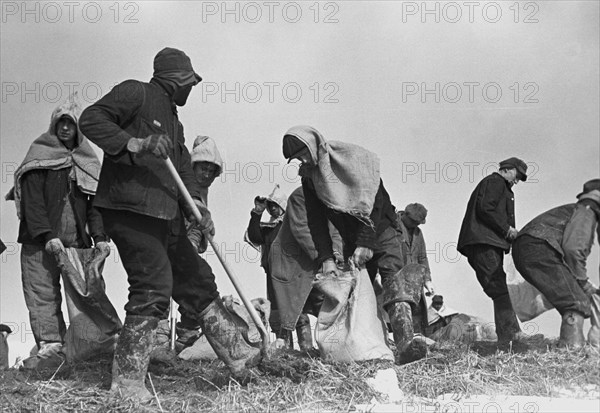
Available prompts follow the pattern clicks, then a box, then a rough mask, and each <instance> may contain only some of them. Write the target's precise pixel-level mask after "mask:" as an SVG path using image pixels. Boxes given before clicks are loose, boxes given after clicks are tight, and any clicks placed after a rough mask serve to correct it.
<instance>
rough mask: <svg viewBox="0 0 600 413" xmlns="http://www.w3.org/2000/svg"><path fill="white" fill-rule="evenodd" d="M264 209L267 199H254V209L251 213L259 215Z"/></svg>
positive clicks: (258, 197) (259, 197)
mask: <svg viewBox="0 0 600 413" xmlns="http://www.w3.org/2000/svg"><path fill="white" fill-rule="evenodd" d="M265 209H267V198H265V197H262V196H257V197H256V198H254V209H253V210H252V211H253V212H254V213H255V214H258V215H261V214H262V213H263V212H264V211H265Z"/></svg>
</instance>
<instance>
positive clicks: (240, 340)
mask: <svg viewBox="0 0 600 413" xmlns="http://www.w3.org/2000/svg"><path fill="white" fill-rule="evenodd" d="M200 326H201V327H202V331H203V332H204V335H205V336H206V338H207V339H208V342H209V343H210V345H211V346H212V348H213V350H214V351H215V353H216V354H217V356H219V358H220V359H221V360H222V361H223V362H224V363H225V364H226V365H227V367H229V370H231V373H232V374H233V375H234V376H237V375H242V373H244V372H245V370H246V368H248V367H254V366H256V365H258V363H260V361H261V357H262V356H261V353H260V349H258V348H256V347H253V346H251V345H250V344H249V343H248V342H247V341H246V339H245V338H244V336H243V335H242V326H241V325H240V324H238V323H237V322H236V319H235V318H234V316H233V315H232V314H231V313H229V312H228V311H227V309H226V308H225V306H224V305H223V301H221V298H217V299H215V300H214V301H213V302H212V303H210V304H209V306H208V307H206V309H205V310H204V311H202V313H201V314H200Z"/></svg>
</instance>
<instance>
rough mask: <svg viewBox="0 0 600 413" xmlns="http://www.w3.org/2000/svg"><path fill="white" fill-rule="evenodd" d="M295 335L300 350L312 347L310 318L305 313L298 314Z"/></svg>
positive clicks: (307, 349)
mask: <svg viewBox="0 0 600 413" xmlns="http://www.w3.org/2000/svg"><path fill="white" fill-rule="evenodd" d="M296 335H297V336H298V347H300V351H309V350H312V349H314V346H313V339H312V331H311V327H310V319H309V318H308V315H306V314H300V317H299V318H298V322H297V323H296Z"/></svg>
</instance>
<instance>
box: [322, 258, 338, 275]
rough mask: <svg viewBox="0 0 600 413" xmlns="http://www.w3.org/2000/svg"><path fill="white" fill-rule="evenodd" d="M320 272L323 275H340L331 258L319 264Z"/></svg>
mask: <svg viewBox="0 0 600 413" xmlns="http://www.w3.org/2000/svg"><path fill="white" fill-rule="evenodd" d="M321 273H322V274H323V275H333V276H335V277H339V276H340V275H342V272H341V271H340V269H339V268H338V266H337V265H336V263H335V261H334V260H333V258H328V259H326V260H325V261H323V265H322V266H321Z"/></svg>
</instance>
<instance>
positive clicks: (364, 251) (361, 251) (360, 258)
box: [351, 247, 373, 268]
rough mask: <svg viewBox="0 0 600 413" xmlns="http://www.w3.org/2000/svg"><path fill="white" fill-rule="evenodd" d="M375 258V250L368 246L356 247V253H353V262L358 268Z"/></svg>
mask: <svg viewBox="0 0 600 413" xmlns="http://www.w3.org/2000/svg"><path fill="white" fill-rule="evenodd" d="M371 258H373V250H372V249H371V248H367V247H356V249H355V250H354V254H352V258H351V260H352V262H353V263H354V265H355V266H356V268H360V267H362V266H364V265H365V263H366V262H367V261H369V260H370V259H371Z"/></svg>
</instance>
